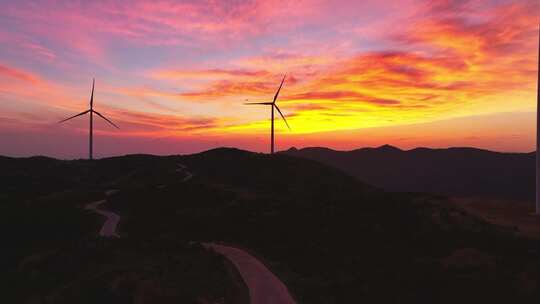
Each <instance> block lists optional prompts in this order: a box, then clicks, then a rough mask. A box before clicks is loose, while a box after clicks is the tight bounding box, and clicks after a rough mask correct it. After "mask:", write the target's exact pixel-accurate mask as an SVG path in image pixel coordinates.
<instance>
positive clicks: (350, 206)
mask: <svg viewBox="0 0 540 304" xmlns="http://www.w3.org/2000/svg"><path fill="white" fill-rule="evenodd" d="M372 150H373V149H372ZM375 150H376V149H375ZM384 151H387V152H385V153H401V152H399V151H395V149H392V148H385V149H384ZM25 162H26V160H20V159H19V160H14V161H13V163H12V164H11V168H12V170H9V171H0V177H1V178H2V180H4V181H9V180H16V181H18V182H16V183H11V184H10V185H11V186H10V187H11V188H9V191H6V196H5V200H3V201H2V202H1V204H0V208H2V210H1V211H2V212H1V213H0V216H1V218H0V223H1V224H2V226H1V227H0V231H2V233H3V234H4V235H2V236H0V237H2V240H3V245H4V247H3V248H4V249H3V250H2V253H1V254H2V256H0V262H1V263H2V264H0V266H2V268H3V269H5V271H4V272H3V273H2V274H1V275H0V284H1V285H0V286H7V288H6V289H7V290H9V291H10V292H9V293H8V294H7V295H6V296H5V297H8V299H10V300H11V301H10V303H21V302H22V303H24V302H28V301H30V300H36V301H37V302H38V303H39V301H41V302H44V303H98V302H99V303H133V302H134V301H135V299H137V300H141V301H142V300H144V303H194V302H195V303H196V299H198V298H200V297H204V299H210V300H213V302H219V301H220V300H219V299H220V298H223V299H225V300H224V303H240V302H234V301H233V300H231V299H233V298H235V296H234V295H235V294H237V293H238V292H240V291H238V290H236V289H235V287H234V286H236V285H235V284H233V282H231V277H230V276H229V275H227V271H226V270H227V267H226V265H225V264H224V262H223V261H222V259H220V258H219V257H218V256H215V255H213V254H212V253H211V252H208V251H205V250H204V249H203V248H202V247H200V246H198V245H197V244H198V243H199V242H225V243H230V244H237V245H240V246H242V247H244V248H248V249H249V250H252V251H253V252H256V253H257V255H258V256H260V257H262V258H263V259H264V261H265V262H266V263H267V265H268V266H269V267H270V268H271V269H272V270H273V271H274V272H275V273H276V274H277V275H278V276H279V277H280V278H281V279H282V280H283V281H284V282H285V284H286V285H287V286H288V288H289V289H290V290H291V292H292V293H293V294H294V296H295V298H296V299H297V300H298V303H315V304H317V303H321V304H323V303H324V304H327V303H358V302H365V303H456V302H459V303H484V302H487V303H508V302H512V301H513V302H515V303H526V301H527V300H528V299H537V297H538V295H539V289H538V287H537V285H535V284H536V282H539V281H540V264H539V263H538V260H537V257H538V252H540V244H539V243H538V241H534V240H528V239H523V238H520V237H517V236H515V235H514V232H513V231H512V230H510V229H503V228H501V227H498V226H494V225H491V224H489V223H487V222H485V221H483V220H481V219H479V218H477V217H475V216H471V215H469V214H467V213H466V212H464V211H463V210H461V209H459V208H457V207H456V206H454V205H452V204H450V203H448V202H447V201H445V199H444V198H442V197H437V196H432V195H422V194H412V193H387V192H384V191H382V190H378V189H376V188H373V187H371V186H369V185H367V184H364V183H362V182H359V181H358V180H357V179H356V178H354V177H352V176H350V175H348V174H345V173H343V172H342V171H340V170H338V169H335V168H332V167H330V166H327V165H324V164H322V163H320V162H316V161H313V160H309V159H302V158H298V157H292V156H289V155H285V154H278V155H267V154H261V153H251V152H246V151H242V150H237V149H225V148H220V149H214V150H210V151H206V152H203V153H199V154H194V155H184V156H165V157H157V156H146V155H137V156H125V157H115V158H107V159H101V160H96V161H92V162H89V161H84V160H76V161H58V160H57V161H53V162H52V163H50V164H49V163H47V164H42V167H37V166H29V165H27V164H25ZM184 167H186V169H183V168H184ZM44 169H49V170H54V172H56V173H55V174H49V173H44V172H42V171H43V170H44ZM186 170H187V171H186ZM187 172H189V174H188V173H187ZM190 174H191V175H190ZM55 176H56V178H57V182H58V181H60V182H62V183H63V184H62V185H61V186H54V187H52V186H51V187H49V188H48V187H42V188H40V189H41V190H40V191H29V193H25V192H24V189H28V184H27V181H28V180H33V181H34V184H33V185H39V184H40V183H44V184H51V185H52V183H51V182H50V181H49V180H50V179H52V178H53V177H55ZM186 176H193V177H192V178H191V179H189V180H187V181H186V180H185V177H186ZM33 187H34V186H32V187H31V188H33ZM109 189H115V190H117V192H115V193H113V194H110V195H108V196H106V195H105V194H104V191H106V190H109ZM102 199H106V203H105V204H104V208H107V209H108V210H112V211H114V212H116V213H118V214H120V215H121V216H122V219H121V221H120V224H119V231H118V232H119V234H120V235H121V238H120V239H117V240H103V239H101V238H98V237H97V236H96V234H97V231H99V227H100V223H101V221H102V219H101V218H100V217H98V216H97V215H96V214H94V213H92V212H90V211H88V210H84V206H85V205H86V204H88V203H90V202H94V201H97V200H102ZM141 295H144V299H141V298H138V297H141ZM207 302H210V301H207ZM203 303H204V302H203ZM210 303H211V302H210Z"/></svg>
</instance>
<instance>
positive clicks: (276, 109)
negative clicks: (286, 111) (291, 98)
mask: <svg viewBox="0 0 540 304" xmlns="http://www.w3.org/2000/svg"><path fill="white" fill-rule="evenodd" d="M274 107H276V110H277V111H278V112H279V115H281V118H283V121H284V122H285V124H286V125H287V128H289V131H290V130H291V127H289V123H287V120H286V119H285V116H283V113H281V110H279V108H278V106H277V105H274Z"/></svg>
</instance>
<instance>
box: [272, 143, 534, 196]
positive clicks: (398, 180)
mask: <svg viewBox="0 0 540 304" xmlns="http://www.w3.org/2000/svg"><path fill="white" fill-rule="evenodd" d="M281 153H284V154H287V155H292V156H297V157H303V158H308V159H312V160H316V161H319V162H321V163H324V164H327V165H330V166H332V167H335V168H338V169H340V170H343V171H344V172H346V173H348V174H350V175H352V176H355V177H357V178H358V179H359V180H361V181H364V182H366V183H369V184H372V185H374V186H377V187H380V188H383V189H386V190H390V191H412V192H428V193H439V194H449V195H456V196H485V197H494V198H503V199H515V200H532V199H534V189H535V188H534V187H535V171H534V168H535V153H498V152H492V151H487V150H480V149H474V148H449V149H428V148H416V149H413V150H408V151H403V150H400V149H398V148H395V147H392V146H388V145H385V146H381V147H379V148H363V149H358V150H353V151H335V150H331V149H327V148H304V149H300V150H297V149H290V150H287V151H284V152H281Z"/></svg>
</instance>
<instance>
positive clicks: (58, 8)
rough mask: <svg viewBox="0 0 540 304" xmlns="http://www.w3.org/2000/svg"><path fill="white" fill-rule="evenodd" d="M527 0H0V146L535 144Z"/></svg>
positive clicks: (66, 153) (181, 149) (55, 150)
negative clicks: (91, 128)
mask: <svg viewBox="0 0 540 304" xmlns="http://www.w3.org/2000/svg"><path fill="white" fill-rule="evenodd" d="M539 16H540V1H537V0H531V1H529V0H519V1H504V0H492V1H483V0H478V1H476V0H472V1H460V0H455V1H452V0H446V1H445V0H441V1H416V0H400V1H384V0H377V1H374V0H364V1H355V0H350V1H344V0H343V1H335V0H334V1H330V0H328V1H325V0H312V1H300V0H296V1H286V0H280V1H276V0H253V1H240V0H235V1H226V0H222V1H219V0H214V1H203V0H192V1H23V0H21V1H5V0H0V154H1V155H9V156H28V155H48V156H55V157H61V158H79V157H86V155H87V149H88V148H87V140H88V139H87V132H88V116H84V117H79V118H77V119H74V120H71V121H69V122H66V123H64V124H58V123H57V122H58V121H59V120H61V119H63V118H65V117H68V116H71V115H74V114H76V113H79V112H82V111H84V110H86V109H87V108H88V100H89V97H90V90H91V85H92V78H93V77H95V78H96V91H95V97H94V100H95V101H94V102H95V107H96V110H97V111H99V112H101V113H102V114H105V115H106V116H107V117H109V118H110V119H111V120H113V121H114V122H115V123H117V124H118V125H119V126H120V128H121V129H120V130H116V129H114V128H111V127H110V125H108V124H106V123H105V122H103V121H102V120H100V119H99V118H96V128H97V129H96V131H95V154H96V155H97V156H98V157H102V156H110V155H119V154H127V153H153V154H177V153H191V152H198V151H202V150H206V149H210V148H213V147H217V146H234V147H238V148H243V149H248V150H253V151H262V152H267V151H268V148H269V114H270V113H269V111H270V109H269V108H268V107H258V106H244V105H243V103H244V102H245V100H246V99H249V100H250V101H255V102H258V101H270V100H271V98H272V96H273V94H274V92H275V90H276V89H277V87H278V85H279V82H280V80H281V78H282V76H283V75H284V74H286V80H285V84H284V86H283V89H282V92H281V95H280V99H279V101H278V103H279V105H280V108H281V110H282V111H283V112H284V114H285V116H286V117H287V120H288V122H289V124H290V125H291V128H292V131H288V130H287V128H286V126H285V125H284V124H283V122H282V121H276V133H277V134H276V144H277V148H278V150H283V149H288V148H289V147H291V146H296V147H306V146H327V147H330V148H334V149H341V150H346V149H354V148H359V147H364V146H378V145H382V144H392V145H395V146H398V147H400V148H403V149H410V148H414V147H417V146H427V147H448V146H474V147H480V148H486V149H491V150H497V151H527V152H528V151H533V150H534V148H535V111H536V79H537V78H536V76H537V65H538V61H537V60H538V57H537V56H538V25H539Z"/></svg>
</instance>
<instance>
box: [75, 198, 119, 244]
mask: <svg viewBox="0 0 540 304" xmlns="http://www.w3.org/2000/svg"><path fill="white" fill-rule="evenodd" d="M106 201H107V200H100V201H97V202H93V203H90V204H88V205H86V207H85V208H84V209H86V210H92V211H94V212H95V213H97V214H100V215H102V216H104V217H105V218H106V220H105V223H103V226H101V230H100V231H99V235H100V236H103V237H114V238H119V237H120V235H118V233H117V232H116V226H118V222H120V215H118V214H116V213H114V212H112V211H107V210H101V209H99V208H98V207H99V205H101V204H103V203H105V202H106Z"/></svg>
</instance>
